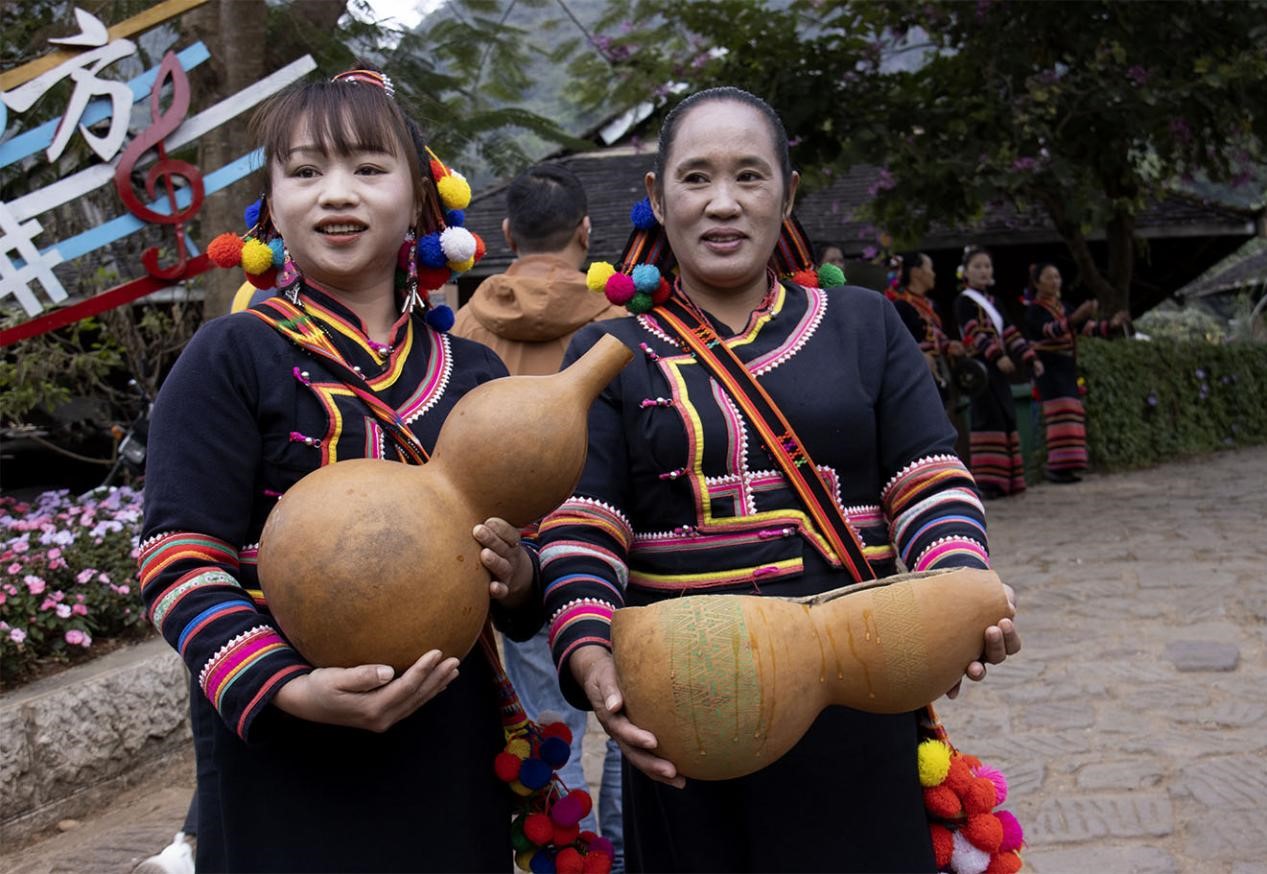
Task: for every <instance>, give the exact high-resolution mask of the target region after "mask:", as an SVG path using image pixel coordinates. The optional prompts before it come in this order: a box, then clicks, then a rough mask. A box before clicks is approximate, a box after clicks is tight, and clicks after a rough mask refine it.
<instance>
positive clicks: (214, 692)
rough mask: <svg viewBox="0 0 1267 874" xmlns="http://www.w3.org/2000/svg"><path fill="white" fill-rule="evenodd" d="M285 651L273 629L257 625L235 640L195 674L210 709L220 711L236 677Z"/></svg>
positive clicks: (283, 641)
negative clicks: (273, 654)
mask: <svg viewBox="0 0 1267 874" xmlns="http://www.w3.org/2000/svg"><path fill="white" fill-rule="evenodd" d="M287 649H290V645H289V644H288V643H286V641H285V640H283V639H282V637H281V635H280V634H278V633H277V631H276V630H275V629H273V628H272V627H270V626H268V625H257V626H255V627H254V628H252V629H251V630H250V631H246V632H243V633H242V634H239V635H238V636H237V637H234V638H233V639H232V640H230V641H229V642H228V643H226V644H225V645H224V646H222V647H221V648H220V650H219V652H217V653H216V654H215V655H214V656H212V657H211V658H210V659H209V660H208V661H207V663H206V664H205V665H204V666H203V668H202V671H201V672H200V673H199V674H198V685H199V686H201V687H202V691H203V693H204V694H205V695H206V696H207V700H209V701H210V702H211V704H212V706H213V707H215V708H216V710H219V711H221V712H223V704H224V696H225V694H226V693H227V692H228V691H229V690H230V689H231V688H232V687H233V684H234V683H235V682H236V681H237V680H238V678H239V677H241V676H243V675H244V674H246V673H247V672H248V671H249V670H250V669H251V668H252V667H253V666H255V665H256V664H258V663H259V662H260V661H261V660H263V659H265V658H267V657H268V656H269V655H271V654H272V653H275V652H280V651H282V650H287ZM297 667H300V668H301V669H302V668H303V666H297ZM243 718H244V719H245V717H243Z"/></svg>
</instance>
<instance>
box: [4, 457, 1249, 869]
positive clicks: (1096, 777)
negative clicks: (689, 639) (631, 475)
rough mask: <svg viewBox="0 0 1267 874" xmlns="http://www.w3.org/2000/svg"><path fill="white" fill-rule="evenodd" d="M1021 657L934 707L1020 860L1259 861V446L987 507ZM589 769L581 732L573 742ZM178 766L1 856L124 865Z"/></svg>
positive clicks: (178, 813) (175, 789) (22, 864)
mask: <svg viewBox="0 0 1267 874" xmlns="http://www.w3.org/2000/svg"><path fill="white" fill-rule="evenodd" d="M989 513H990V531H991V547H992V551H993V553H994V555H995V557H996V559H995V563H996V566H997V568H998V570H999V572H1000V574H1001V576H1002V577H1003V578H1004V579H1005V580H1007V581H1008V582H1010V583H1011V584H1012V585H1013V586H1015V588H1016V590H1017V593H1018V598H1019V599H1020V610H1021V617H1020V621H1021V629H1022V632H1023V634H1024V639H1025V649H1024V652H1023V653H1022V654H1021V655H1020V656H1018V657H1017V658H1016V659H1015V660H1013V661H1009V662H1008V663H1007V664H1005V665H1003V666H1001V667H999V668H997V669H994V670H992V671H991V673H990V676H989V678H988V679H987V680H986V681H985V682H984V683H982V684H980V685H976V686H973V687H972V688H970V689H967V690H965V693H964V695H962V696H961V697H960V698H959V700H958V701H955V702H943V703H942V705H941V706H940V707H939V712H940V714H941V717H942V720H943V721H944V722H945V723H946V725H947V727H948V728H949V730H950V732H951V737H952V738H953V739H954V741H955V742H956V744H957V745H958V746H959V747H961V748H962V749H964V750H965V751H967V752H971V753H974V754H976V755H978V756H980V757H982V758H984V759H986V761H988V762H990V763H991V764H995V765H997V766H999V767H1001V768H1002V769H1003V770H1004V771H1005V773H1007V774H1008V775H1009V777H1010V778H1011V782H1012V796H1011V798H1010V799H1009V801H1008V804H1007V807H1008V808H1009V809H1011V810H1013V811H1014V812H1015V813H1016V815H1017V816H1018V817H1019V818H1020V820H1021V822H1022V823H1023V824H1024V825H1025V827H1026V831H1027V837H1028V843H1029V847H1028V850H1027V851H1026V853H1025V860H1026V862H1027V864H1028V866H1029V869H1030V870H1032V871H1035V872H1038V874H1054V872H1056V874H1058V872H1077V874H1098V872H1136V874H1164V872H1172V871H1175V872H1177V871H1185V872H1186V871H1194V872H1195V871H1199V872H1225V874H1249V872H1251V871H1264V870H1265V869H1267V731H1265V730H1264V729H1267V652H1265V651H1267V447H1260V448H1255V449H1249V450H1241V451H1237V452H1228V453H1221V454H1219V455H1215V456H1210V457H1206V458H1202V459H1198V460H1195V461H1189V462H1182V463H1176V464H1170V465H1166V466H1164V467H1159V468H1155V469H1152V470H1147V471H1140V472H1135V473H1129V474H1118V475H1112V476H1093V477H1089V478H1088V479H1087V480H1086V481H1085V482H1083V483H1082V484H1080V485H1076V486H1051V485H1041V486H1037V487H1035V488H1033V489H1031V490H1030V492H1028V493H1027V494H1025V495H1023V496H1021V497H1019V498H1015V499H1009V500H1006V501H1001V502H999V501H996V502H994V503H992V504H990V505H989ZM586 747H587V749H586V753H587V755H586V765H587V773H588V774H590V775H591V776H592V777H594V776H596V775H597V770H596V769H597V765H598V750H599V749H600V748H601V744H600V743H599V738H597V737H591V738H587V744H586ZM191 772H192V767H191V766H188V765H182V764H181V763H177V765H175V766H173V768H171V769H170V770H169V772H168V773H167V774H165V775H163V776H162V777H161V778H160V779H157V780H155V781H153V782H152V784H149V785H146V786H142V787H138V788H137V789H135V790H131V791H129V792H128V793H125V794H124V795H122V796H120V797H119V799H118V800H117V802H116V803H115V804H113V805H111V806H110V807H109V808H108V809H105V810H102V811H101V812H100V814H99V815H98V816H95V817H93V818H92V819H90V820H87V821H85V822H84V823H82V824H80V825H79V827H77V828H75V829H73V830H71V831H68V832H66V833H64V834H59V835H56V836H54V837H51V838H49V839H47V840H45V841H43V842H41V843H39V844H36V845H34V846H32V847H29V848H27V849H25V850H21V851H17V852H14V853H8V854H6V853H5V852H4V850H3V849H2V848H0V871H6V872H20V874H44V872H54V871H56V872H72V871H74V872H78V871H94V872H109V871H118V872H126V871H128V870H129V869H130V867H131V865H132V864H134V862H135V861H136V860H137V859H139V858H141V857H142V856H144V855H147V854H148V853H150V852H153V851H154V849H156V848H158V847H160V846H162V845H163V844H164V843H166V841H168V840H170V838H171V833H172V832H173V831H175V829H176V828H177V827H178V826H179V823H180V820H181V818H182V817H183V815H184V806H185V804H186V802H187V800H188V793H189V791H190V789H191V787H192V781H191V780H190V774H191Z"/></svg>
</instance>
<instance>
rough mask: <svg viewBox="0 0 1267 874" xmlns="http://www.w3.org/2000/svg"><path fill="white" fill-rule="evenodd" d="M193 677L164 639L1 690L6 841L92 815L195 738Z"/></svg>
mask: <svg viewBox="0 0 1267 874" xmlns="http://www.w3.org/2000/svg"><path fill="white" fill-rule="evenodd" d="M188 706H189V705H188V679H187V675H186V673H185V667H184V665H183V664H182V663H181V661H180V658H179V656H177V655H176V653H175V652H173V651H172V650H171V648H170V647H169V646H168V645H167V643H166V642H165V641H163V640H161V639H154V640H148V641H145V642H144V643H141V644H137V645H136V646H131V647H128V648H126V649H122V650H119V651H117V652H113V653H111V654H109V655H107V656H104V657H102V658H100V659H97V660H95V661H92V662H89V663H87V664H84V665H79V666H77V667H74V668H71V669H70V670H68V671H65V672H63V673H60V674H57V675H55V676H52V677H48V678H45V679H43V680H39V681H37V682H35V683H32V684H30V685H29V686H25V687H23V688H21V689H18V690H16V691H14V692H7V693H4V694H3V695H0V845H3V846H5V847H7V848H10V849H12V848H14V847H16V846H18V845H21V844H25V843H27V842H29V841H30V840H31V839H32V838H34V837H36V836H38V835H39V834H40V833H42V832H44V831H46V830H47V829H49V828H51V827H52V826H54V825H55V824H56V823H57V822H59V821H60V820H63V819H82V818H84V817H86V816H89V815H91V814H92V813H94V812H95V811H96V810H97V809H99V808H100V807H102V806H104V805H106V804H107V803H108V802H109V800H110V799H111V798H112V797H113V796H114V795H116V794H118V793H119V792H120V791H122V790H123V789H125V788H128V787H129V786H133V785H136V784H137V783H139V782H141V781H143V780H145V779H146V778H148V777H149V776H151V775H152V774H154V773H156V772H157V771H158V770H159V769H160V768H162V767H163V765H164V764H166V763H167V762H169V761H170V760H171V759H172V758H173V757H175V756H179V755H181V754H182V753H183V752H185V751H186V749H187V747H188V745H189V744H190V743H191V736H190V733H189V720H188V718H187V714H188Z"/></svg>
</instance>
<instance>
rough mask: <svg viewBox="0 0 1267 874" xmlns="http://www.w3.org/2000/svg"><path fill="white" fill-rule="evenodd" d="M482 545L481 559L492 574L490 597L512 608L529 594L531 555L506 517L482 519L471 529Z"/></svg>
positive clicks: (518, 604)
mask: <svg viewBox="0 0 1267 874" xmlns="http://www.w3.org/2000/svg"><path fill="white" fill-rule="evenodd" d="M471 533H472V535H473V536H474V537H475V539H476V541H478V542H479V544H480V545H481V546H483V547H484V548H483V549H481V550H480V562H481V563H482V564H483V565H484V567H485V568H487V569H488V572H489V573H490V574H492V576H493V581H492V582H491V583H489V585H488V594H489V596H490V597H491V598H493V599H494V600H497V601H501V602H502V604H504V605H505V606H506V607H508V608H511V609H514V608H516V607H520V606H522V605H523V603H524V602H525V601H527V600H528V597H529V595H531V594H532V559H531V558H529V557H528V553H526V552H524V550H523V547H521V546H520V545H519V529H517V528H516V527H515V526H514V525H511V524H510V523H509V522H507V521H506V520H505V519H497V518H492V519H485V520H484V522H483V524H481V525H476V526H475V530H474V531H472V532H471Z"/></svg>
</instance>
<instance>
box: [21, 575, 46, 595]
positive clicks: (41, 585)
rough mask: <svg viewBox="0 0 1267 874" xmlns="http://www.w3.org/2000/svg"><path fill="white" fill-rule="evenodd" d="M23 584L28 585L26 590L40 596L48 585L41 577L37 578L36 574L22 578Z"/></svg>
mask: <svg viewBox="0 0 1267 874" xmlns="http://www.w3.org/2000/svg"><path fill="white" fill-rule="evenodd" d="M22 582H24V583H26V590H27V591H28V592H30V593H31V594H32V595H38V594H40V593H41V592H43V591H44V589H45V586H46V585H47V584H46V583H45V582H44V580H43V579H42V578H41V577H37V576H36V575H35V574H27V575H26V576H25V577H23V578H22Z"/></svg>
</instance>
